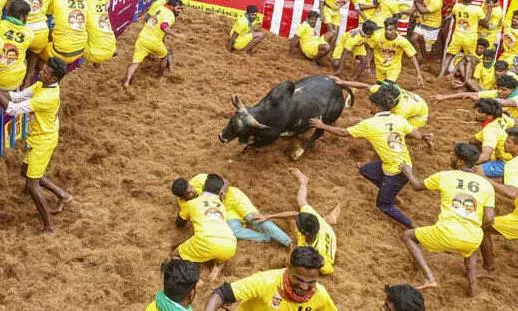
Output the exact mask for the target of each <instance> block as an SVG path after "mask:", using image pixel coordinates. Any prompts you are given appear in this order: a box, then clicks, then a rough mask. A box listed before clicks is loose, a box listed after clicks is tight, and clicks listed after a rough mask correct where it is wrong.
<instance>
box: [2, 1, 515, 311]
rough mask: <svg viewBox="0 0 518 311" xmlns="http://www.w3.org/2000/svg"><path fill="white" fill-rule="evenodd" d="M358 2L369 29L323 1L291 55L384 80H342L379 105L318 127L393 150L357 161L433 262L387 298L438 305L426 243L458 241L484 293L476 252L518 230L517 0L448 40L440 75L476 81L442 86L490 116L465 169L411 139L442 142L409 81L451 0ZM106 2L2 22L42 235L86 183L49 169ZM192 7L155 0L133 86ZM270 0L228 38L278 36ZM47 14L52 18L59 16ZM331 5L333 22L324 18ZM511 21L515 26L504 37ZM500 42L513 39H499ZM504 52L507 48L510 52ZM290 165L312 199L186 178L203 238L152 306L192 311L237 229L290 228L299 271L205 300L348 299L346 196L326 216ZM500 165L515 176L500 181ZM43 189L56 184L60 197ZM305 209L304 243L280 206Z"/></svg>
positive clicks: (465, 14) (488, 8) (94, 55)
mask: <svg viewBox="0 0 518 311" xmlns="http://www.w3.org/2000/svg"><path fill="white" fill-rule="evenodd" d="M353 3H354V4H355V5H356V8H357V10H358V11H359V14H360V25H359V26H358V28H356V29H353V30H351V31H348V32H346V33H344V34H342V35H341V36H338V27H339V21H340V12H339V11H340V8H341V7H342V6H344V5H346V4H348V2H344V1H340V0H323V1H321V2H320V11H319V12H317V11H312V12H309V14H308V15H307V18H306V20H305V21H304V22H303V23H302V24H301V25H300V26H299V27H298V28H297V30H296V32H295V35H294V36H293V38H291V40H290V53H292V54H295V53H301V54H302V55H304V56H305V57H306V58H308V59H311V60H313V61H314V62H315V64H316V65H323V64H325V63H326V62H327V61H330V63H331V66H332V70H333V73H334V74H335V75H336V76H338V75H341V74H342V71H343V69H344V64H345V62H346V61H348V60H349V59H350V60H352V62H354V63H355V65H354V66H353V67H354V72H353V73H352V77H353V79H352V80H356V79H357V78H359V77H360V76H361V75H362V74H369V73H370V72H371V69H372V67H373V66H374V70H375V74H376V80H377V82H376V84H374V85H369V84H366V83H361V82H358V81H344V80H341V79H340V78H338V77H335V76H333V77H331V78H332V79H334V80H335V82H336V83H337V84H339V85H347V86H349V87H352V88H356V89H365V90H368V92H369V93H370V95H369V102H370V103H369V107H370V110H371V112H372V116H371V117H369V118H367V119H364V120H361V121H359V122H357V123H356V124H355V125H353V126H350V127H348V128H339V127H334V126H331V125H327V124H324V123H323V122H322V120H320V119H311V120H310V123H311V124H312V126H313V127H314V128H316V129H321V130H324V131H326V132H329V133H331V134H333V135H337V136H341V137H344V138H345V137H353V138H363V139H366V140H367V141H369V142H370V143H371V145H372V146H373V148H374V150H375V151H376V153H377V155H378V157H379V159H378V160H375V161H371V162H368V163H365V164H362V165H360V166H359V173H360V174H361V175H362V176H364V177H365V178H366V179H367V180H368V181H370V182H371V183H373V184H374V185H375V186H376V187H378V188H379V191H378V195H377V198H376V200H375V201H376V203H375V205H376V207H377V208H378V209H379V210H380V211H382V212H383V213H384V214H386V215H387V216H389V217H390V218H391V219H393V220H394V221H396V222H397V223H399V224H401V225H403V226H404V227H405V231H404V234H403V236H402V239H403V241H404V243H405V245H406V247H407V248H408V250H409V252H410V253H411V255H412V256H413V257H414V259H415V260H416V262H417V263H418V265H419V266H420V268H421V269H422V271H423V273H424V275H425V281H424V283H423V284H422V285H420V286H417V287H416V288H414V287H412V286H409V285H395V286H392V287H387V288H386V289H385V291H386V294H387V299H386V301H385V304H384V305H383V308H384V309H386V310H416V311H417V310H424V299H423V296H422V294H421V293H420V292H419V291H418V289H426V288H430V287H436V286H438V282H437V280H436V279H435V277H434V276H433V274H432V271H431V269H430V267H429V265H428V264H427V262H426V260H425V258H424V255H423V250H422V248H424V249H427V250H429V251H432V252H454V253H458V254H460V255H462V256H463V257H464V261H465V265H466V269H467V278H468V282H469V291H468V292H469V294H470V295H472V296H473V295H475V294H476V279H477V273H476V257H475V254H476V252H477V250H478V249H479V248H480V249H481V253H482V255H483V259H484V269H485V270H486V273H487V274H488V275H491V274H492V273H493V272H494V269H495V263H494V258H493V257H494V253H493V244H492V240H491V236H492V235H502V236H503V237H504V238H506V239H516V238H518V124H517V123H516V122H517V119H516V118H518V80H517V75H516V72H517V71H518V11H514V12H511V13H510V14H509V18H507V19H506V18H505V17H504V14H503V10H502V8H501V7H500V4H499V2H498V1H497V0H486V1H485V2H484V4H483V5H482V6H477V5H474V4H471V1H470V0H461V1H459V2H458V3H457V4H455V5H454V6H453V8H452V10H451V16H452V19H453V21H454V23H455V24H454V28H453V29H454V31H453V34H452V36H451V40H450V41H449V43H448V46H447V47H446V51H445V52H446V53H445V54H446V56H445V57H444V59H443V62H442V64H441V68H440V71H439V73H438V78H442V77H443V76H445V75H448V78H449V79H450V80H451V82H452V87H453V88H456V89H461V88H464V89H465V90H464V91H462V92H455V93H453V94H446V95H437V96H435V99H436V100H438V101H441V100H451V99H456V98H459V99H465V98H469V99H472V100H474V101H475V103H474V114H475V115H476V117H477V119H478V120H480V121H481V122H482V124H481V129H480V131H479V132H478V133H474V135H473V137H471V138H470V139H469V142H468V143H461V142H459V143H457V144H456V145H455V146H454V148H453V150H452V151H451V169H450V170H445V171H441V172H438V173H435V174H432V175H431V176H429V177H428V178H426V179H424V180H422V181H421V180H419V179H418V178H417V177H416V176H415V175H414V173H413V168H412V160H411V156H410V150H409V148H408V146H407V144H406V139H407V138H413V139H417V140H422V141H423V142H424V143H425V144H426V145H427V146H428V147H430V148H432V147H433V143H434V136H433V134H431V133H427V132H423V131H422V128H423V127H424V126H426V124H427V121H428V114H429V111H428V105H427V103H426V101H425V100H423V98H421V97H420V96H419V95H418V94H416V93H414V92H410V91H408V90H405V89H403V88H401V87H400V86H399V85H398V84H397V81H398V78H399V76H400V73H401V70H402V66H403V62H402V59H403V54H405V55H406V56H407V57H408V58H410V60H411V63H412V66H413V67H414V69H415V71H416V83H417V85H418V86H419V87H423V86H424V79H423V76H422V74H421V66H422V65H423V64H426V63H427V62H429V61H430V59H431V58H432V57H433V55H432V52H433V50H434V45H435V43H436V42H437V40H438V38H439V35H440V33H441V31H442V29H444V27H443V21H442V13H441V9H442V6H443V1H442V0H416V1H415V3H414V7H413V8H412V9H411V10H408V11H405V10H402V9H401V8H400V6H399V5H398V3H397V1H396V0H374V1H370V0H353ZM107 5H108V0H88V1H87V0H67V1H65V0H39V1H28V2H25V1H24V0H12V1H9V2H8V3H7V4H5V10H4V11H5V16H4V18H3V19H2V20H1V21H0V34H1V35H0V45H1V46H2V53H0V107H2V108H4V109H5V111H6V113H7V114H9V115H11V116H16V115H18V114H21V113H29V115H30V119H31V120H30V133H29V136H28V139H27V146H26V147H27V148H26V154H25V158H24V163H23V165H22V175H23V176H24V177H25V178H26V190H27V191H28V193H29V194H30V195H31V197H32V199H33V201H34V203H35V205H36V208H37V210H38V212H39V214H40V216H41V218H42V221H43V224H44V233H48V234H51V233H53V231H54V228H53V224H52V217H51V214H52V213H58V212H59V211H61V210H62V208H63V206H64V204H66V203H67V202H70V201H71V200H72V196H71V195H70V194H69V193H67V192H66V191H64V190H63V189H61V188H60V187H58V186H57V185H56V184H54V183H53V182H52V181H51V180H50V179H49V178H48V177H47V176H45V171H46V168H47V166H48V163H49V161H50V159H51V157H52V153H53V151H54V149H55V148H56V146H57V142H58V133H59V120H58V116H57V114H58V110H59V106H60V100H59V94H60V89H59V82H60V81H61V79H62V78H63V77H64V76H65V74H66V73H67V71H69V70H71V69H74V68H75V67H76V66H77V65H78V63H80V61H81V59H84V60H87V61H89V62H91V63H93V64H95V66H99V64H100V63H102V62H105V61H107V60H110V59H111V58H112V57H113V56H114V54H115V37H114V35H113V31H112V30H111V26H110V22H109V18H108V10H107ZM181 11H182V2H181V1H180V0H157V1H156V2H155V3H154V4H153V5H152V7H151V8H150V9H149V11H148V12H147V14H146V15H145V18H144V20H145V25H144V27H143V29H142V31H141V32H140V34H139V36H138V39H137V41H136V43H135V51H134V54H133V58H132V62H131V63H130V65H129V66H128V70H127V75H126V79H125V81H124V86H125V87H129V86H130V83H131V81H132V79H133V76H134V73H135V71H136V70H137V68H138V66H139V64H140V63H141V62H142V61H143V60H144V59H145V58H146V57H147V56H149V55H153V56H155V57H157V58H158V59H160V60H161V62H160V68H161V70H162V72H163V73H164V74H167V73H169V72H170V71H171V64H172V61H171V53H170V51H169V50H168V48H167V46H166V44H165V42H164V38H165V36H166V35H170V36H175V35H178V34H176V33H174V32H173V31H172V30H171V28H172V26H173V25H174V23H175V21H176V17H177V16H178V15H179V14H180V13H181ZM258 11H259V10H258V8H257V7H255V6H253V5H251V6H249V7H248V8H247V10H246V13H245V14H244V15H243V16H242V17H240V18H239V19H238V20H237V21H236V22H235V24H234V25H233V27H232V29H231V31H230V34H229V38H228V42H227V45H226V48H227V49H228V50H229V51H230V52H233V51H243V52H251V51H252V50H253V49H255V48H257V47H258V45H259V43H261V41H263V40H264V39H265V37H266V36H265V34H264V33H263V32H262V31H261V30H260V26H259V24H258V19H257V14H258ZM402 14H412V15H413V16H414V17H415V21H416V25H415V27H414V28H413V32H412V35H411V40H408V39H407V38H406V37H404V36H402V35H401V34H399V33H398V30H397V26H398V22H399V19H400V17H401V15H402ZM49 17H51V19H52V20H53V21H54V26H53V27H49V23H48V20H49ZM318 19H321V21H322V22H323V25H324V27H325V29H326V31H325V33H324V34H323V35H321V36H320V35H318V34H316V32H315V26H316V24H317V21H318ZM500 35H502V38H501V39H502V40H500ZM500 42H501V49H502V51H500V50H499V49H500ZM500 52H502V53H500ZM290 173H291V174H292V175H293V176H294V177H295V178H296V180H297V181H298V183H299V190H298V193H297V202H298V209H297V210H295V211H287V212H281V213H277V214H262V213H261V212H259V210H258V209H257V208H256V207H255V206H254V204H253V203H252V202H251V200H250V199H249V198H248V197H247V196H246V195H245V194H244V193H243V192H242V191H241V190H240V189H238V188H237V187H235V186H231V185H230V184H229V182H228V181H227V180H226V179H224V178H223V177H221V176H219V175H217V174H198V175H196V176H194V177H193V178H191V179H190V180H187V179H185V178H177V179H175V180H174V182H173V184H172V193H173V194H174V195H175V196H176V197H177V198H178V206H179V212H178V217H177V221H176V226H177V227H178V228H182V227H184V226H185V224H186V223H187V222H189V221H190V222H191V223H192V225H193V229H194V230H193V231H194V233H193V236H192V237H190V238H189V239H187V240H186V241H184V242H183V243H181V244H180V245H179V246H178V247H177V248H176V249H175V250H174V252H173V259H171V260H170V261H168V262H166V263H164V265H163V267H162V270H163V272H164V288H163V290H160V291H159V292H158V293H157V295H156V297H155V300H154V301H153V302H152V303H151V304H150V305H149V306H148V308H147V310H148V311H153V310H160V311H164V310H190V305H191V303H192V301H193V299H194V297H195V294H196V288H197V287H198V286H199V285H200V277H199V274H200V273H199V264H201V263H205V262H211V261H212V262H213V263H214V266H213V269H212V272H211V273H210V275H209V278H208V279H209V280H210V281H214V280H216V279H217V277H218V275H219V273H220V271H221V269H222V268H223V266H224V263H225V262H226V261H228V260H229V259H231V258H232V257H233V256H234V255H235V253H236V248H237V240H250V241H255V242H263V243H266V242H271V241H276V242H278V243H279V244H280V245H282V246H284V247H286V249H288V250H290V251H291V254H290V261H289V264H288V266H287V267H286V268H285V269H278V270H269V271H263V272H258V273H255V274H253V275H252V276H249V277H246V278H244V279H241V280H237V281H235V282H232V283H230V284H229V283H223V284H222V285H221V286H220V287H218V288H217V289H216V290H214V292H213V293H212V295H211V296H210V298H209V299H208V301H207V304H206V307H205V310H217V309H218V308H219V307H221V306H223V305H228V304H233V303H236V302H239V310H295V309H296V310H336V309H337V307H336V306H335V304H334V302H333V300H332V299H331V297H330V295H329V294H328V293H327V291H326V289H325V288H324V287H323V286H322V285H320V284H319V283H318V282H317V281H318V278H319V276H320V275H321V274H324V275H326V274H331V273H333V272H334V265H335V254H336V245H337V244H336V243H337V241H336V234H335V233H334V231H333V228H332V225H334V224H336V223H337V221H338V219H339V216H340V211H341V207H340V206H337V207H336V208H334V209H333V210H332V211H331V213H330V214H329V215H326V216H322V215H321V214H320V213H319V212H318V211H317V209H315V208H314V207H312V206H311V205H309V204H308V202H307V185H308V181H309V180H308V177H307V176H306V175H304V174H303V173H302V172H301V171H299V170H298V169H290ZM500 179H501V181H500ZM407 183H410V185H411V186H412V188H413V189H415V190H418V191H419V190H438V191H440V193H441V204H440V206H441V212H440V215H439V218H438V221H437V222H436V223H435V224H434V225H430V226H424V227H418V226H417V225H416V224H415V223H414V222H413V221H412V220H411V218H410V217H409V216H407V215H406V214H405V213H404V212H403V211H402V210H401V209H400V208H398V207H397V206H396V203H397V202H398V200H397V195H398V193H399V192H400V191H401V189H402V188H403V187H404V186H405V185H406V184H407ZM42 188H45V189H47V190H49V191H51V192H52V193H53V194H55V195H56V196H57V198H58V201H57V205H56V206H54V207H52V208H51V207H50V206H49V204H48V203H47V201H46V199H45V196H44V195H43V193H42ZM495 191H496V193H500V194H502V195H503V196H505V197H508V198H510V199H512V200H514V204H515V208H516V210H515V212H513V213H510V214H508V215H504V216H496V215H495V214H496V213H495ZM275 218H291V219H294V220H295V225H296V228H297V232H296V239H295V241H296V243H294V242H293V240H292V238H291V237H290V236H289V235H288V234H286V233H285V232H284V231H283V230H282V229H281V228H280V227H278V226H277V225H276V224H275V223H274V222H273V221H271V219H275Z"/></svg>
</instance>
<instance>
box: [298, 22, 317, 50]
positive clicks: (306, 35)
mask: <svg viewBox="0 0 518 311" xmlns="http://www.w3.org/2000/svg"><path fill="white" fill-rule="evenodd" d="M295 34H296V35H297V37H299V40H300V45H306V44H307V43H309V42H311V40H313V38H315V37H318V36H317V35H316V33H315V28H313V27H311V26H310V25H309V23H308V22H304V23H302V24H300V25H299V27H298V28H297V31H296V32H295Z"/></svg>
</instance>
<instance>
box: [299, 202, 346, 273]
mask: <svg viewBox="0 0 518 311" xmlns="http://www.w3.org/2000/svg"><path fill="white" fill-rule="evenodd" d="M300 212H301V213H309V214H313V215H315V216H316V217H317V219H318V223H319V225H320V230H319V231H318V235H317V238H316V239H315V241H314V242H313V243H312V244H309V243H308V242H307V241H306V238H305V237H304V235H302V234H301V233H300V232H299V231H298V230H297V246H312V247H313V248H314V249H316V250H317V251H318V253H319V254H320V256H322V257H323V258H324V266H323V267H322V268H321V269H320V272H322V274H330V273H333V272H334V271H335V270H334V269H333V264H334V263H335V254H336V235H335V232H334V231H333V228H332V227H331V226H330V225H329V224H328V223H327V222H326V221H325V220H324V218H323V217H322V216H320V214H319V213H318V212H317V211H316V210H315V209H314V208H313V207H311V206H310V205H304V206H303V207H301V208H300Z"/></svg>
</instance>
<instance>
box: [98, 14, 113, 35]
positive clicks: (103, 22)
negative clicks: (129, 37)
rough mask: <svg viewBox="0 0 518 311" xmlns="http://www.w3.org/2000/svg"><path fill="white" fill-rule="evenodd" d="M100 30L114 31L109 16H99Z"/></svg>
mask: <svg viewBox="0 0 518 311" xmlns="http://www.w3.org/2000/svg"><path fill="white" fill-rule="evenodd" d="M99 29H101V30H102V31H112V27H111V25H110V17H109V16H108V14H106V13H103V14H101V15H99Z"/></svg>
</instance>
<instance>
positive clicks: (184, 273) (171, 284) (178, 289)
mask: <svg viewBox="0 0 518 311" xmlns="http://www.w3.org/2000/svg"><path fill="white" fill-rule="evenodd" d="M160 270H161V271H162V272H163V273H164V294H165V295H166V296H167V297H169V299H171V300H172V301H175V302H178V303H180V302H181V301H182V300H184V299H185V297H186V296H187V295H188V294H189V293H190V292H191V291H192V290H193V288H194V287H195V286H196V283H197V282H198V280H199V279H200V267H199V266H198V264H196V263H194V262H190V261H187V260H183V259H177V258H176V259H171V260H169V261H167V262H164V263H162V265H161V267H160Z"/></svg>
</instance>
